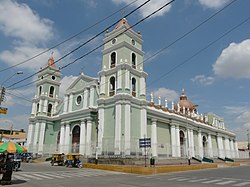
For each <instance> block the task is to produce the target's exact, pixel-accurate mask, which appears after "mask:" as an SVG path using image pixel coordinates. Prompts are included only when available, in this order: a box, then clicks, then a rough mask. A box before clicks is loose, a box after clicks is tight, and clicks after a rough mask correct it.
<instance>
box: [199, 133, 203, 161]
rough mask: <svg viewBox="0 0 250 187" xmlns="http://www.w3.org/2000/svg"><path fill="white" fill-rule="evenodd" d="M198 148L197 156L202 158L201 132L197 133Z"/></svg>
mask: <svg viewBox="0 0 250 187" xmlns="http://www.w3.org/2000/svg"><path fill="white" fill-rule="evenodd" d="M198 146H199V156H200V157H201V158H203V156H204V155H203V144H202V136H201V131H200V130H199V131H198Z"/></svg>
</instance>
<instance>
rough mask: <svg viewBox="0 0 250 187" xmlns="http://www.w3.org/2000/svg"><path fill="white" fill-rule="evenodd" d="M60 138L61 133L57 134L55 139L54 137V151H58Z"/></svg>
mask: <svg viewBox="0 0 250 187" xmlns="http://www.w3.org/2000/svg"><path fill="white" fill-rule="evenodd" d="M60 138H61V131H59V132H58V134H57V137H56V151H58V148H59V144H60Z"/></svg>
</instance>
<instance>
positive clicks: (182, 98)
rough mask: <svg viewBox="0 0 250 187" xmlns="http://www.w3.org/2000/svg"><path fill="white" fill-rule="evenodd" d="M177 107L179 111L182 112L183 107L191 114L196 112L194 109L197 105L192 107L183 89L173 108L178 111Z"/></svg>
mask: <svg viewBox="0 0 250 187" xmlns="http://www.w3.org/2000/svg"><path fill="white" fill-rule="evenodd" d="M178 105H179V106H180V111H182V110H183V107H185V109H186V110H187V109H188V108H189V111H190V112H193V111H194V112H196V107H197V106H198V105H194V104H193V103H192V102H191V101H189V100H188V99H187V96H186V94H185V90H184V89H183V90H182V94H181V96H180V101H178V102H176V104H175V106H174V108H175V110H178Z"/></svg>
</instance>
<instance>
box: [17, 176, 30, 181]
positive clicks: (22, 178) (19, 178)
mask: <svg viewBox="0 0 250 187" xmlns="http://www.w3.org/2000/svg"><path fill="white" fill-rule="evenodd" d="M13 178H15V179H18V180H24V181H29V180H30V179H27V178H25V177H22V176H19V175H14V176H13Z"/></svg>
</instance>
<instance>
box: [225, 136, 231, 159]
mask: <svg viewBox="0 0 250 187" xmlns="http://www.w3.org/2000/svg"><path fill="white" fill-rule="evenodd" d="M225 155H226V157H227V158H231V154H230V145H229V139H228V138H225Z"/></svg>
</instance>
